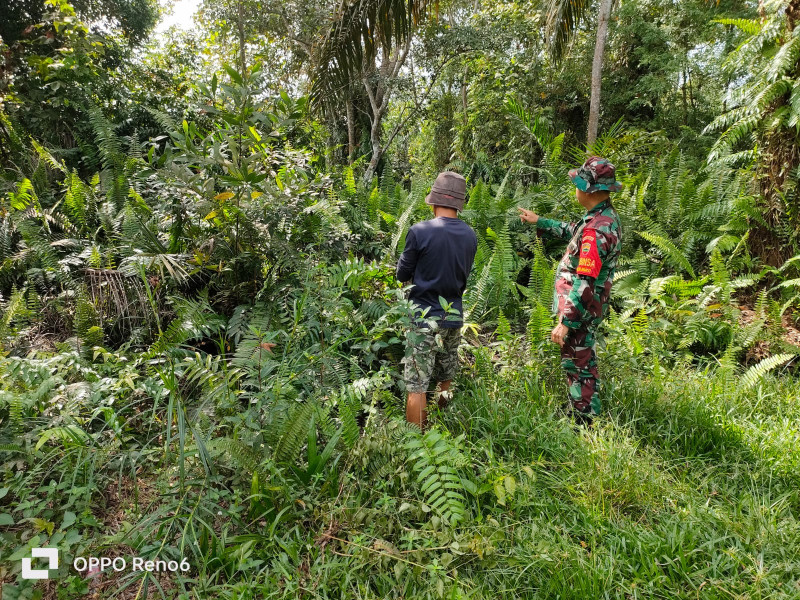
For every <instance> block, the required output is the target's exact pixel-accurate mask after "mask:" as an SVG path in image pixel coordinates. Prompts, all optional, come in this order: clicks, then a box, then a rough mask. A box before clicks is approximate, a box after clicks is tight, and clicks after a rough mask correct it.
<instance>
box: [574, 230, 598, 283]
mask: <svg viewBox="0 0 800 600" xmlns="http://www.w3.org/2000/svg"><path fill="white" fill-rule="evenodd" d="M602 266H603V263H602V261H601V260H600V254H599V253H598V252H597V232H596V231H595V230H594V229H584V230H583V237H582V238H581V247H580V255H579V258H578V269H577V273H578V275H587V276H589V277H597V276H598V275H599V274H600V267H602Z"/></svg>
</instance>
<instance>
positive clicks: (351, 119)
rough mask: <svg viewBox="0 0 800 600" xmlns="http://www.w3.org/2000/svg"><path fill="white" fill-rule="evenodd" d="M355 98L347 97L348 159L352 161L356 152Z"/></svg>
mask: <svg viewBox="0 0 800 600" xmlns="http://www.w3.org/2000/svg"><path fill="white" fill-rule="evenodd" d="M355 112H356V111H355V110H354V109H353V98H352V97H351V98H348V99H347V161H348V162H351V161H352V160H353V157H354V156H355V154H356V123H355V118H356V116H355Z"/></svg>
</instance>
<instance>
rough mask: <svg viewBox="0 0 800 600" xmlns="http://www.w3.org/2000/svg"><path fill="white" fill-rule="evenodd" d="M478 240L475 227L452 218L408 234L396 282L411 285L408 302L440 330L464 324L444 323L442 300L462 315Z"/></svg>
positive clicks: (423, 224)
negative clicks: (463, 298) (407, 282)
mask: <svg viewBox="0 0 800 600" xmlns="http://www.w3.org/2000/svg"><path fill="white" fill-rule="evenodd" d="M477 249H478V237H477V236H476V235H475V232H474V231H473V230H472V227H470V226H469V225H467V224H466V223H465V222H464V221H462V220H461V219H458V218H452V217H436V218H434V219H430V220H428V221H422V222H421V223H417V224H416V225H413V226H412V227H411V228H410V229H409V230H408V233H407V234H406V245H405V249H404V250H403V254H402V255H401V256H400V260H399V261H398V262H397V279H398V280H400V281H402V282H406V281H412V282H413V283H414V287H413V288H411V294H410V295H409V299H410V300H412V301H413V302H414V304H416V305H417V306H419V307H420V308H422V309H425V308H430V310H429V311H428V314H427V316H429V317H435V318H437V319H439V320H440V326H441V327H448V328H450V327H461V325H462V321H461V320H458V321H456V320H453V321H446V320H441V319H442V318H443V317H444V316H445V311H444V309H443V308H442V305H441V304H440V303H439V296H441V297H443V298H444V299H445V300H447V302H449V303H450V304H452V305H453V308H455V309H457V310H458V312H459V314H463V313H462V306H461V297H462V296H463V294H464V290H465V289H466V287H467V278H468V277H469V272H470V269H472V262H473V261H474V260H475V252H476V251H477Z"/></svg>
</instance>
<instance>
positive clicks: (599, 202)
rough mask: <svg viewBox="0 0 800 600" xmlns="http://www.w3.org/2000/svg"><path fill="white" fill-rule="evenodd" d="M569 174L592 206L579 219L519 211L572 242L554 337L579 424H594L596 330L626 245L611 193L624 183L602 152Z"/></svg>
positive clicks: (556, 303) (561, 271)
mask: <svg viewBox="0 0 800 600" xmlns="http://www.w3.org/2000/svg"><path fill="white" fill-rule="evenodd" d="M569 176H570V179H572V182H573V183H574V184H575V187H576V190H575V194H576V196H577V198H578V202H580V203H581V205H582V206H583V207H584V208H586V209H587V212H586V215H584V217H583V218H582V219H581V220H580V221H578V222H577V223H565V222H562V221H555V220H552V219H545V218H541V217H539V216H538V215H536V214H534V213H533V212H531V211H529V210H525V209H523V208H520V209H519V210H520V218H521V219H522V220H523V221H527V222H529V223H535V224H536V229H537V234H538V233H541V234H545V235H550V236H553V237H557V238H560V239H563V240H568V241H569V243H568V244H567V249H566V252H564V256H563V258H562V259H561V262H559V264H558V268H557V270H556V282H555V293H554V298H553V312H554V313H555V314H556V315H557V316H558V324H557V325H556V327H555V329H553V332H552V335H551V337H552V340H553V341H554V342H555V343H557V344H558V345H559V346H561V366H562V368H563V369H564V371H565V373H566V375H567V385H568V386H569V399H570V403H571V407H572V411H573V414H574V415H575V418H576V419H577V420H578V421H579V422H582V423H587V424H591V420H592V416H593V415H597V414H599V413H600V407H601V406H600V394H599V392H600V380H599V377H598V374H597V355H596V353H595V332H596V330H597V327H598V326H599V325H600V323H601V322H602V321H603V318H604V317H605V316H606V314H607V313H608V302H609V298H610V296H611V283H612V282H613V280H614V271H615V269H616V266H617V260H618V258H619V253H620V248H621V230H620V220H619V215H617V211H616V210H614V207H613V206H612V205H611V200H610V198H609V195H610V192H616V191H619V190H620V189H621V188H622V186H621V185H620V184H619V183H618V182H617V181H616V177H615V169H614V165H612V164H611V163H610V162H609V161H608V160H606V159H604V158H600V157H597V156H593V157H591V158H590V159H588V160H587V161H586V162H585V163H584V164H583V166H581V168H579V169H573V170H572V171H570V172H569Z"/></svg>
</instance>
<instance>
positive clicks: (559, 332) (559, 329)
mask: <svg viewBox="0 0 800 600" xmlns="http://www.w3.org/2000/svg"><path fill="white" fill-rule="evenodd" d="M568 333H569V327H567V326H566V325H564V324H563V323H559V324H558V325H556V326H555V328H554V329H553V331H552V333H550V339H551V340H553V342H555V343H556V344H558V345H559V346H562V347H563V346H564V340H565V339H566V337H567V334H568Z"/></svg>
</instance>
